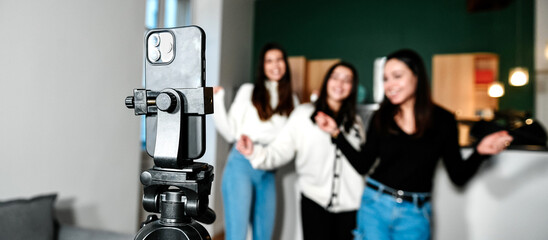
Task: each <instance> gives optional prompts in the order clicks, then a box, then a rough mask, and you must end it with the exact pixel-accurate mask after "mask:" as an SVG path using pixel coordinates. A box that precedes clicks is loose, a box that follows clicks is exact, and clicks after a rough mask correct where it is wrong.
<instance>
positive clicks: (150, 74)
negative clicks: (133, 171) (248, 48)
mask: <svg viewBox="0 0 548 240" xmlns="http://www.w3.org/2000/svg"><path fill="white" fill-rule="evenodd" d="M144 52H145V57H144V61H145V64H144V65H145V88H146V89H147V90H150V91H152V92H160V91H162V90H164V89H168V88H171V89H177V88H201V87H205V33H204V31H203V30H202V29H201V28H200V27H198V26H187V27H178V28H166V29H153V30H150V31H148V32H146V34H145V49H144ZM145 122H146V123H145V125H146V149H147V152H148V154H149V155H150V156H152V157H154V156H155V155H154V153H155V148H156V133H157V126H156V125H157V115H155V114H152V115H147V116H146V121H145ZM180 138H181V139H180V141H179V145H180V146H179V147H180V149H181V151H180V152H179V154H181V156H178V159H179V158H181V159H188V160H191V159H197V158H200V157H201V156H202V155H203V154H204V153H205V116H204V115H193V116H184V117H183V120H182V121H181V136H180Z"/></svg>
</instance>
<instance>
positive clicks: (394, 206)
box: [316, 49, 512, 239]
mask: <svg viewBox="0 0 548 240" xmlns="http://www.w3.org/2000/svg"><path fill="white" fill-rule="evenodd" d="M384 91H385V97H384V100H383V102H382V103H381V106H380V108H379V110H378V111H377V112H376V113H375V114H374V115H373V117H372V120H371V122H370V126H369V128H368V131H367V135H366V138H367V140H366V143H365V146H362V148H361V149H362V150H361V151H359V152H358V151H356V150H355V149H354V148H353V147H351V146H350V145H349V144H348V141H347V140H346V139H345V138H344V136H342V135H339V130H338V128H337V127H336V124H335V122H334V120H333V119H331V118H330V117H329V116H327V115H325V114H318V115H317V117H316V122H317V123H318V125H319V126H320V127H321V128H322V130H324V131H326V132H329V133H331V135H332V136H333V138H334V139H335V142H336V143H337V145H338V147H339V148H340V149H341V150H342V152H343V153H344V154H345V155H346V156H347V158H348V159H349V160H350V162H351V163H352V165H353V166H354V168H356V170H357V171H358V172H360V173H364V174H365V173H367V172H369V171H370V169H371V167H372V166H373V164H374V163H375V162H376V159H377V158H380V161H379V162H378V165H376V166H375V168H374V172H373V173H371V174H370V176H369V178H368V180H367V188H366V189H365V190H364V194H363V197H362V203H361V207H360V210H359V211H358V219H357V221H358V223H357V224H358V227H357V229H356V230H355V236H356V239H429V238H430V217H431V205H430V192H431V190H432V179H433V175H434V170H435V167H436V165H437V162H438V160H439V158H442V159H443V163H444V165H445V168H446V169H447V171H448V173H449V177H450V178H451V180H452V181H453V182H454V183H455V184H457V185H459V186H460V185H464V184H465V183H466V182H467V181H468V180H469V179H470V178H471V177H472V176H473V175H474V174H475V172H476V171H477V169H478V168H479V166H480V164H481V163H482V161H483V160H484V159H486V158H487V157H488V156H489V155H492V154H497V153H499V152H501V151H502V150H503V149H504V148H505V147H506V146H508V145H509V143H510V142H511V141H512V137H511V136H510V135H508V133H507V132H506V131H500V132H496V133H493V134H491V135H488V136H486V137H485V138H483V139H482V140H481V142H480V143H479V144H478V145H477V146H476V147H475V149H474V152H473V154H472V155H471V156H470V157H469V158H468V159H467V160H466V161H463V159H462V156H461V152H460V147H459V144H458V130H457V122H456V120H455V117H454V116H453V115H452V114H451V113H449V112H448V111H447V110H445V109H443V108H441V107H439V106H437V105H435V104H434V103H433V102H432V99H431V96H430V89H429V86H428V77H427V74H426V70H425V67H424V64H423V61H422V59H421V58H420V56H419V55H418V54H417V53H415V52H414V51H412V50H407V49H404V50H400V51H397V52H394V53H392V54H390V55H389V56H388V57H387V60H386V64H385V68H384Z"/></svg>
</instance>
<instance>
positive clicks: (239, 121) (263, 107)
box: [213, 44, 298, 240]
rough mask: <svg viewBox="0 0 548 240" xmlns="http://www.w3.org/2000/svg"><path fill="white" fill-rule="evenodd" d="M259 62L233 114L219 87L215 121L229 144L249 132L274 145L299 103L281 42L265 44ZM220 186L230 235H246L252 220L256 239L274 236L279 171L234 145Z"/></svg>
mask: <svg viewBox="0 0 548 240" xmlns="http://www.w3.org/2000/svg"><path fill="white" fill-rule="evenodd" d="M259 61H260V62H259V65H258V69H257V77H256V79H255V83H254V84H251V83H246V84H243V85H242V86H241V87H240V89H239V90H238V93H237V94H236V97H235V99H234V102H233V103H232V105H231V107H230V110H229V111H228V114H227V112H226V110H225V107H224V106H225V104H224V90H223V89H222V88H220V87H216V88H215V89H214V92H215V94H214V98H215V101H214V107H215V114H214V115H213V118H214V121H215V126H216V128H217V131H218V132H219V133H220V134H221V135H222V136H223V137H224V138H225V140H227V141H228V142H230V143H233V142H235V141H236V140H238V139H239V138H240V136H241V135H242V134H245V135H247V136H249V138H251V139H252V141H254V142H255V143H257V144H261V145H267V144H269V143H270V142H272V140H274V138H275V137H276V135H277V134H278V133H279V132H280V130H281V129H282V127H283V126H284V125H285V123H286V121H287V118H288V116H289V114H290V113H291V111H293V108H294V107H295V106H296V105H297V104H298V100H297V98H296V97H295V96H294V95H293V94H292V90H291V79H290V76H291V74H290V72H289V63H288V61H287V55H286V53H285V51H284V50H283V49H282V48H281V47H280V46H278V45H276V44H266V45H265V46H264V47H263V49H262V50H261V53H260V56H259ZM221 188H222V194H223V204H224V211H225V238H226V239H227V240H244V239H246V234H247V226H248V225H249V224H250V225H251V226H252V233H253V239H254V240H268V239H271V238H272V232H273V228H274V218H275V215H276V187H275V177H274V173H273V172H272V171H264V170H256V169H254V168H253V167H252V166H251V165H250V163H249V161H248V160H247V159H246V158H245V157H244V156H243V155H241V154H240V153H239V152H238V151H237V150H236V149H232V150H231V152H230V154H229V156H228V160H227V164H226V167H225V169H224V173H223V178H222V186H221Z"/></svg>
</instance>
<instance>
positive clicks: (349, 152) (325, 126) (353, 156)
mask: <svg viewBox="0 0 548 240" xmlns="http://www.w3.org/2000/svg"><path fill="white" fill-rule="evenodd" d="M314 120H315V121H316V125H318V127H319V128H320V129H321V130H323V131H325V132H327V133H329V134H330V135H331V137H332V138H333V139H335V143H336V144H337V147H338V148H339V149H341V151H342V153H343V154H344V155H345V156H346V158H347V159H348V161H349V162H350V164H352V166H353V167H354V169H356V171H357V172H359V173H360V174H366V173H367V172H369V169H370V168H371V166H373V163H374V162H375V160H376V157H377V156H378V154H379V149H380V148H379V141H378V139H377V138H376V136H377V134H376V131H374V129H373V128H372V127H369V130H368V131H367V135H366V139H367V140H366V142H365V144H364V145H362V146H361V147H360V149H361V150H356V149H355V148H354V147H352V145H351V144H350V143H349V142H348V140H347V139H346V138H345V136H344V135H343V134H340V129H339V127H338V126H337V123H336V122H335V120H334V119H333V118H331V117H330V116H329V115H327V114H325V113H323V112H318V113H317V114H316V116H315V117H314Z"/></svg>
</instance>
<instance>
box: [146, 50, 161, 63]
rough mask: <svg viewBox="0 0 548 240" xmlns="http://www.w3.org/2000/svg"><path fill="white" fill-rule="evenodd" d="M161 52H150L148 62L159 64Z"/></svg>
mask: <svg viewBox="0 0 548 240" xmlns="http://www.w3.org/2000/svg"><path fill="white" fill-rule="evenodd" d="M160 57H161V55H160V50H158V49H157V48H152V49H149V50H148V60H150V61H151V62H157V61H158V60H159V59H160Z"/></svg>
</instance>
